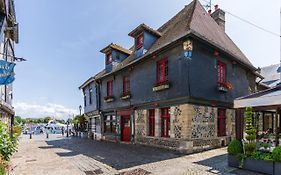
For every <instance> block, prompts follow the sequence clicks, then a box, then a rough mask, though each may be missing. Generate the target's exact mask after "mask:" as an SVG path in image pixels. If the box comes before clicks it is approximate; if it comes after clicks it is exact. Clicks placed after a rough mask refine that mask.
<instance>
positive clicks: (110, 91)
mask: <svg viewBox="0 0 281 175" xmlns="http://www.w3.org/2000/svg"><path fill="white" fill-rule="evenodd" d="M112 95H113V80H110V81H108V82H107V96H112Z"/></svg>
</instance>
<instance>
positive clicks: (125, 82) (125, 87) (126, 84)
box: [123, 75, 130, 94]
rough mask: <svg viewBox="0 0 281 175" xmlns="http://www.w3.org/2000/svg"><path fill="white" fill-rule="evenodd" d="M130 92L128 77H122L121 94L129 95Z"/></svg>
mask: <svg viewBox="0 0 281 175" xmlns="http://www.w3.org/2000/svg"><path fill="white" fill-rule="evenodd" d="M129 92H130V77H129V76H128V75H127V76H124V77H123V93H124V94H125V93H129Z"/></svg>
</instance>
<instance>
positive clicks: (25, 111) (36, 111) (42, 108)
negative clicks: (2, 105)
mask: <svg viewBox="0 0 281 175" xmlns="http://www.w3.org/2000/svg"><path fill="white" fill-rule="evenodd" d="M13 106H14V108H15V112H16V115H19V116H21V117H25V118H28V117H30V118H40V117H47V116H53V117H55V118H57V119H67V118H68V117H72V116H73V114H74V115H75V114H77V113H78V111H77V110H74V109H70V108H67V107H65V106H63V105H59V104H54V103H47V104H46V105H39V104H31V103H25V102H16V103H15V104H14V105H13Z"/></svg>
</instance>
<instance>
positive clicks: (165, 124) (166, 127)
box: [161, 108, 170, 137]
mask: <svg viewBox="0 0 281 175" xmlns="http://www.w3.org/2000/svg"><path fill="white" fill-rule="evenodd" d="M169 109H170V108H161V137H170V134H169V131H170V114H169Z"/></svg>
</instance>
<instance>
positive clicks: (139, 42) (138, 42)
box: [136, 34, 143, 49]
mask: <svg viewBox="0 0 281 175" xmlns="http://www.w3.org/2000/svg"><path fill="white" fill-rule="evenodd" d="M142 47H143V34H141V35H139V36H138V37H137V38H136V48H137V49H140V48H142Z"/></svg>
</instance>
